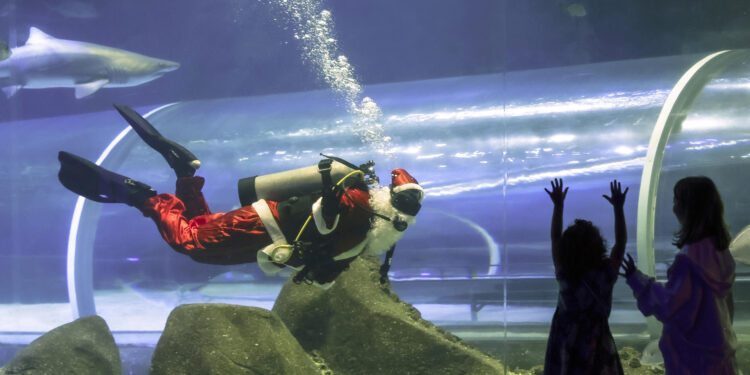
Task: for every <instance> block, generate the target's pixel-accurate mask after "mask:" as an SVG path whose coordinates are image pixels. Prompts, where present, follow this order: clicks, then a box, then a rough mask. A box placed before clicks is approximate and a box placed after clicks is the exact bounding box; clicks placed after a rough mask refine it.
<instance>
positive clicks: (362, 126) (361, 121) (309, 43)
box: [270, 0, 391, 157]
mask: <svg viewBox="0 0 750 375" xmlns="http://www.w3.org/2000/svg"><path fill="white" fill-rule="evenodd" d="M270 1H271V3H272V4H273V5H275V6H277V7H279V8H280V9H281V10H282V12H283V13H284V16H285V17H287V18H288V21H289V25H290V27H291V28H292V31H293V32H294V38H295V39H297V40H299V42H300V45H301V48H302V58H303V60H304V61H305V62H307V63H309V64H310V65H311V66H312V67H313V68H314V70H315V73H316V74H318V76H319V77H320V78H321V79H322V80H323V81H324V82H325V83H326V84H327V85H328V86H329V87H330V88H331V90H333V92H334V93H336V95H338V96H339V97H340V98H341V99H342V100H343V101H344V104H345V105H346V107H347V111H348V112H349V114H350V115H351V116H352V118H353V122H354V124H353V125H354V126H353V128H352V131H353V132H354V133H355V134H356V135H357V136H358V137H359V138H360V140H361V141H362V142H363V143H365V144H369V145H370V146H371V147H372V148H373V149H374V150H375V151H377V152H380V153H383V154H385V155H387V156H389V157H390V156H391V155H390V153H391V147H390V144H391V139H390V137H388V136H386V135H385V134H384V132H383V124H382V117H383V113H382V111H381V110H380V108H379V107H378V105H377V104H376V103H375V101H374V100H372V99H371V98H369V97H366V96H364V97H363V95H362V86H361V85H360V84H359V82H357V79H356V78H355V77H354V68H353V67H352V65H351V64H349V60H348V59H347V58H346V56H344V55H343V54H341V53H340V51H339V48H338V42H337V40H336V38H335V37H334V30H333V17H332V15H331V12H330V11H328V10H325V9H322V6H321V4H320V0H270Z"/></svg>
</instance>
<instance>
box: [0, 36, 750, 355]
mask: <svg viewBox="0 0 750 375" xmlns="http://www.w3.org/2000/svg"><path fill="white" fill-rule="evenodd" d="M706 57H707V55H690V56H677V57H666V58H656V59H644V60H629V61H620V62H612V63H602V64H594V65H582V66H574V67H567V68H556V69H544V70H534V71H522V72H512V73H507V74H496V75H481V76H464V77H457V78H447V79H436V80H428V81H413V82H401V83H392V84H381V85H373V86H368V87H366V88H365V95H367V96H369V97H371V98H372V99H373V100H374V101H375V102H376V103H377V104H378V105H379V106H380V109H381V110H382V112H383V118H382V122H383V125H384V127H385V129H384V130H385V133H386V135H388V136H390V137H392V142H391V144H392V149H391V150H390V151H391V152H392V155H393V156H392V157H391V158H387V157H385V156H383V155H381V154H375V153H373V152H371V150H370V149H369V148H368V147H367V145H366V144H362V142H361V141H360V139H359V137H357V136H356V135H355V133H354V132H353V131H352V127H353V126H354V124H355V123H356V121H355V120H356V119H353V118H352V117H351V116H350V115H349V114H348V113H347V112H346V110H345V109H344V108H343V107H342V106H341V103H339V102H338V100H337V98H336V96H334V95H332V94H331V93H330V92H328V91H315V92H301V93H292V94H280V95H271V96H259V97H243V98H230V99H217V100H205V101H194V102H180V103H173V104H170V105H167V106H162V107H155V108H138V110H139V111H140V112H141V113H149V115H148V119H149V120H150V121H151V122H152V123H153V124H154V125H155V126H156V127H157V128H158V129H159V131H161V132H162V133H163V134H164V135H165V136H167V137H170V138H172V139H174V140H175V141H177V142H179V143H181V144H183V145H185V146H186V147H187V148H189V149H190V150H191V151H192V152H193V153H195V154H196V155H197V156H198V157H199V158H200V159H201V162H202V167H201V169H200V170H199V174H200V175H202V176H205V177H206V186H205V188H204V193H205V196H206V199H207V201H208V203H209V206H210V207H211V208H212V210H213V211H215V212H222V211H226V210H230V209H233V208H236V207H238V205H239V200H238V196H237V191H236V190H237V180H239V179H240V178H244V177H248V176H252V175H262V174H268V173H273V172H278V171H282V170H287V169H292V168H299V167H304V166H308V165H314V164H316V163H317V161H318V160H319V158H320V156H319V155H318V153H319V152H323V153H325V154H332V155H336V156H339V157H342V158H344V159H347V160H350V161H352V162H354V163H356V164H359V163H364V162H366V161H367V160H369V159H374V160H375V162H376V165H375V168H376V171H377V172H378V174H379V175H380V176H381V179H385V178H387V174H388V172H389V171H390V170H391V169H393V168H394V167H403V168H405V169H407V170H409V171H410V173H411V174H412V175H414V176H415V177H416V178H417V179H418V180H419V182H420V183H421V184H422V186H423V187H424V188H425V191H426V198H425V201H424V203H423V209H422V211H421V212H420V214H419V216H418V220H417V224H416V225H415V226H414V227H413V228H411V229H410V230H409V231H407V233H406V235H405V237H404V238H403V239H402V240H401V242H399V244H398V246H397V250H396V255H395V258H394V264H393V267H392V269H391V280H392V282H393V288H394V290H395V291H396V292H397V293H398V294H399V295H400V296H401V297H402V298H403V299H404V300H405V301H407V302H412V303H414V304H415V305H416V307H417V308H418V309H419V310H420V311H421V312H422V314H423V316H424V317H425V318H426V319H428V320H432V321H434V322H435V323H436V324H438V325H444V326H447V327H450V328H451V329H454V330H455V331H456V332H457V333H459V334H460V335H465V336H466V337H467V338H469V339H471V338H472V337H473V338H476V337H478V336H479V335H480V333H485V332H489V333H490V335H493V334H494V335H495V336H494V337H493V340H503V339H505V338H504V337H519V336H529V337H532V336H533V337H536V336H534V335H535V334H542V335H546V330H548V324H549V321H550V319H551V316H552V312H553V311H554V306H555V304H556V295H557V284H556V281H555V279H554V274H553V266H552V262H551V259H550V251H549V247H550V246H549V220H550V215H551V210H552V205H551V203H550V202H549V199H548V198H547V196H546V194H544V191H543V188H544V187H547V186H548V184H549V180H550V179H552V178H555V177H561V178H563V179H565V183H566V185H569V186H570V193H569V194H568V199H567V204H566V214H565V215H566V216H565V219H564V223H565V225H567V224H568V223H570V222H572V219H573V218H574V217H582V218H586V219H589V220H592V221H593V222H594V223H595V224H597V225H598V226H599V227H600V228H601V229H602V232H603V235H604V236H605V238H607V239H609V240H610V241H612V240H613V238H614V235H613V229H612V226H613V218H612V213H611V208H610V205H609V203H607V202H606V201H605V200H604V199H603V198H601V195H602V194H605V193H608V188H609V187H608V186H609V185H608V183H609V181H610V180H612V179H615V178H616V179H618V180H620V181H622V182H623V186H629V187H630V193H629V194H628V199H627V202H626V206H625V212H626V220H627V223H628V234H629V239H628V252H630V253H631V254H635V253H636V252H637V253H638V258H639V262H645V263H642V264H648V257H650V256H653V259H654V265H655V266H654V270H655V272H656V274H657V275H661V276H662V277H663V275H664V272H665V270H666V266H667V263H669V262H671V260H672V258H673V255H674V251H675V249H674V247H673V246H672V245H671V244H670V242H671V239H672V233H673V232H674V231H675V230H676V229H677V223H676V220H675V219H674V218H673V216H672V212H671V187H672V185H673V184H674V182H675V181H676V180H677V179H679V178H681V177H683V176H685V175H695V174H705V175H708V176H709V177H712V178H713V179H714V180H715V181H716V183H717V185H718V186H719V189H720V191H721V193H722V196H723V198H724V201H725V204H726V219H727V221H728V223H729V225H730V230H731V233H732V234H733V235H734V234H736V233H737V232H739V230H740V229H742V228H743V227H744V226H745V225H747V224H750V217H748V215H747V214H746V212H748V210H747V208H748V205H750V199H749V198H748V197H747V195H746V193H745V192H744V181H745V180H746V178H745V177H744V176H746V173H747V172H746V171H750V160H749V158H750V124H748V123H747V121H746V118H747V115H748V114H750V111H748V109H747V104H748V103H750V101H749V100H748V99H750V67H748V65H747V64H746V60H747V53H746V52H745V51H730V52H726V53H724V54H720V55H716V56H713V57H712V58H710V59H708V60H705V58H706ZM700 62H703V65H700V66H697V65H696V64H699V63H700ZM691 68H692V69H694V70H693V71H692V73H693V74H692V75H690V74H689V73H690V72H691ZM681 78H684V82H683V83H684V85H683V86H682V88H681V89H680V93H682V94H681V95H682V96H680V97H677V98H673V99H676V100H675V101H674V102H673V105H672V106H671V107H670V106H669V103H670V100H669V98H670V93H674V92H675V91H674V90H673V89H675V88H676V85H677V84H678V82H679V81H680V79H681ZM704 86H705V88H704ZM674 95H677V94H674ZM122 104H127V103H122ZM665 108H666V110H665ZM663 111H666V112H663ZM665 116H666V117H665ZM683 118H684V121H676V120H681V119H683ZM659 121H662V122H661V123H663V124H664V125H663V126H664V128H665V129H668V133H667V134H666V135H667V136H668V137H665V138H663V139H662V140H663V142H661V143H659V142H656V146H654V143H653V141H652V140H653V139H654V137H657V138H658V137H662V135H664V134H665V132H664V131H657V132H656V133H654V129H657V130H658V128H657V124H658V123H659ZM670 121H671V122H670ZM53 123H54V124H55V125H54V126H55V127H56V128H59V127H61V126H66V129H67V133H68V134H66V135H64V136H59V137H57V136H53V135H50V134H49V129H51V128H52V124H53ZM3 125H5V126H3V127H1V128H0V133H1V134H2V135H3V136H2V139H3V141H1V142H3V143H6V142H12V140H14V139H18V138H19V137H21V136H23V137H33V138H36V139H41V140H40V141H39V142H37V143H36V144H34V145H33V146H31V147H29V148H24V149H20V148H18V147H13V146H12V144H11V143H8V144H5V145H3V147H2V149H3V151H0V153H4V154H7V155H5V156H6V159H5V160H23V161H24V165H23V167H20V166H19V167H14V169H13V170H11V171H10V172H9V173H8V178H9V180H10V181H11V183H10V186H11V187H14V186H23V188H18V187H14V188H13V189H14V190H13V191H11V192H9V194H10V196H13V197H14V200H16V201H33V200H34V199H37V200H38V199H40V198H38V197H40V196H43V197H44V198H41V202H39V204H32V205H30V206H29V207H26V208H21V207H17V206H12V207H11V211H12V212H15V213H17V214H20V213H21V212H23V215H24V216H27V215H28V216H36V217H37V218H39V219H38V220H39V221H44V224H43V225H44V226H57V227H63V226H64V227H65V228H64V229H65V232H64V233H63V231H62V230H61V231H56V232H53V233H50V235H48V236H43V238H42V237H40V238H34V240H33V245H34V248H35V249H37V250H34V252H32V253H28V252H27V250H26V247H27V245H28V244H29V243H28V242H27V241H25V240H23V239H26V238H28V237H29V236H30V233H31V231H32V229H31V227H32V226H31V225H29V223H28V222H27V221H28V220H31V219H21V220H20V222H19V223H18V224H16V225H12V226H11V227H10V228H9V229H6V230H8V231H9V238H11V242H10V243H11V247H12V249H11V254H12V257H13V262H15V263H14V264H28V263H31V260H30V257H33V256H39V255H42V256H45V257H48V260H47V261H46V262H48V263H49V264H50V266H48V268H49V269H51V270H58V271H59V270H60V268H59V267H55V266H54V264H59V262H65V264H67V275H60V274H55V273H54V272H49V273H46V276H41V275H40V277H48V278H49V280H56V281H55V282H57V281H58V280H67V293H68V296H69V302H70V307H72V309H73V314H74V316H85V315H90V314H95V313H96V314H99V315H101V316H102V317H104V318H105V319H106V321H107V322H108V324H109V325H110V327H111V328H112V330H113V332H114V333H115V335H116V336H117V335H118V334H121V335H131V336H130V337H131V338H132V340H134V341H144V340H145V341H148V340H153V337H154V336H153V335H152V336H149V335H148V333H153V332H158V331H159V330H160V329H161V328H162V327H163V326H164V321H165V319H166V315H167V314H168V313H169V311H170V310H171V309H172V308H173V307H174V306H176V305H178V304H182V303H189V302H196V301H202V302H231V303H236V304H247V305H255V306H261V307H269V306H271V305H272V304H273V299H274V298H275V293H276V292H278V290H279V288H280V286H281V285H282V284H283V283H284V282H285V281H286V279H285V277H264V276H263V275H262V273H261V272H260V271H259V270H258V268H257V265H254V264H249V265H243V266H232V267H225V266H224V267H223V266H210V265H205V264H198V263H194V262H192V261H191V260H190V259H189V258H187V257H185V256H184V255H181V254H177V253H176V252H174V251H172V250H171V249H170V248H169V247H168V246H167V245H166V244H165V243H163V242H162V240H161V238H160V237H159V235H158V233H157V231H156V230H155V228H154V225H153V223H152V222H151V221H150V220H148V219H145V218H143V217H142V216H141V215H140V214H139V213H138V212H137V211H136V210H134V209H132V208H131V207H127V206H124V205H101V204H98V203H93V202H88V201H86V202H84V201H79V202H78V203H76V197H75V196H73V195H72V193H70V192H68V191H66V190H64V188H62V187H60V186H58V185H59V184H58V183H57V180H56V169H57V165H56V161H55V155H56V152H57V151H58V150H59V149H62V150H66V151H70V152H74V153H79V154H82V156H84V157H87V158H90V159H92V160H97V159H99V161H100V163H101V165H102V166H104V167H106V168H108V169H111V170H113V171H116V172H118V173H121V174H124V175H127V176H130V177H133V178H135V179H137V180H140V181H143V182H145V183H148V184H150V185H151V186H153V187H154V188H155V189H156V190H157V191H159V192H172V191H173V189H174V187H173V184H174V177H173V173H172V171H171V169H169V167H168V166H167V164H166V163H165V162H164V161H163V159H162V158H161V156H160V155H159V154H157V153H156V152H154V151H153V150H151V149H150V148H149V147H148V146H146V145H145V144H143V142H142V141H141V140H140V139H139V138H138V137H137V136H136V135H135V134H133V133H132V132H128V131H127V129H126V124H125V122H124V121H121V120H119V119H118V117H117V114H116V112H115V111H114V110H113V111H111V113H97V114H90V115H80V116H72V117H65V118H59V119H45V120H44V121H41V120H29V121H24V122H14V123H8V124H3ZM123 129H125V130H123ZM82 139H85V142H82ZM650 142H651V143H650ZM84 143H85V144H84ZM654 147H656V148H654ZM659 148H661V149H662V150H663V161H662V162H661V163H654V165H655V166H654V167H653V168H652V169H650V171H653V173H651V172H649V176H650V177H648V178H646V179H644V165H647V164H648V163H647V159H648V158H652V157H653V156H651V155H658V153H659ZM8 158H10V159H8ZM656 164H661V165H656ZM654 176H655V177H656V179H655V178H654ZM32 178H33V179H34V180H44V181H46V183H45V184H34V185H30V184H28V181H29V180H30V179H32ZM655 180H658V181H655ZM646 181H650V182H649V183H650V185H648V186H644V183H645V182H646ZM649 187H650V188H651V190H648V188H649ZM639 189H641V190H642V189H646V190H647V191H650V192H649V193H647V194H646V197H649V196H650V197H651V198H655V200H654V201H651V203H649V205H650V206H648V205H647V206H646V207H645V208H642V207H639V203H640V204H644V195H643V193H641V196H640V198H639V194H638V192H639ZM11 205H13V204H11ZM47 206H54V207H55V209H54V210H52V211H51V212H49V213H46V214H42V212H43V211H42V210H43V209H45V208H46V207H47ZM650 207H651V208H650ZM650 209H653V212H654V216H653V219H652V220H651V221H650V223H652V224H648V225H650V226H652V228H653V241H650V240H649V241H648V242H652V243H653V247H654V250H653V252H651V250H646V249H645V248H638V249H637V250H636V244H637V242H638V240H637V238H638V236H641V235H643V234H642V233H644V232H643V231H644V230H648V226H647V227H645V228H641V227H640V225H642V224H643V223H644V220H646V219H645V218H646V217H647V216H644V215H646V214H644V213H643V212H644V211H643V210H650ZM37 210H38V212H37ZM71 217H72V218H73V219H72V220H71ZM64 223H72V224H71V226H70V227H69V228H68V226H67V224H64ZM646 236H648V235H647V234H646ZM646 238H648V237H646ZM62 244H65V246H63V245H62ZM65 254H67V259H66V257H65ZM55 262H58V263H55ZM644 269H645V268H644ZM737 271H738V272H737V275H738V278H737V285H738V288H736V290H737V291H738V293H739V294H738V296H737V297H736V298H735V299H736V301H737V305H736V310H737V314H736V316H735V322H736V323H735V328H736V330H737V333H738V336H742V335H747V334H748V332H749V331H748V326H747V322H748V319H750V316H748V313H750V306H748V305H747V303H746V301H747V299H746V298H743V295H742V294H741V292H739V291H740V290H741V289H742V288H741V286H742V285H746V284H745V283H746V280H747V276H748V268H747V266H744V265H740V264H738V269H737ZM58 273H59V272H58ZM287 276H288V274H287ZM6 277H7V276H6ZM11 277H17V278H19V280H20V279H23V276H20V275H15V276H11ZM14 280H15V279H14ZM45 284H46V283H43V282H42V283H40V284H39V286H38V288H37V289H34V290H30V291H26V292H25V293H30V294H31V295H34V294H38V296H39V297H38V298H36V299H34V298H31V299H29V298H30V297H29V296H24V297H23V298H26V299H27V300H34V301H35V302H34V303H38V302H39V301H41V302H51V301H55V300H57V301H59V299H60V298H59V297H60V295H59V294H60V288H59V286H58V287H57V289H54V290H53V292H49V291H45V290H44V287H43V285H45ZM10 285H13V286H14V287H15V288H20V285H21V283H20V281H19V282H14V281H11V283H10ZM745 289H746V288H745ZM15 293H16V294H18V293H19V292H15ZM55 293H57V294H55ZM45 299H48V300H49V301H45ZM31 305H32V303H22V304H20V305H19V306H14V307H11V309H16V310H15V311H24V314H28V315H27V316H29V317H30V316H34V315H35V314H36V315H38V316H43V315H45V313H44V312H39V311H34V309H33V308H32V307H31ZM24 309H27V310H28V311H27V310H24ZM12 311H13V310H12ZM48 311H49V310H48ZM68 318H69V315H68V316H65V317H63V319H68ZM40 320H42V321H44V319H43V318H40ZM480 323H481V324H480ZM48 324H52V323H48ZM645 324H646V320H645V319H644V318H643V317H642V315H640V313H638V312H637V310H636V309H635V302H634V300H633V298H632V295H631V293H630V291H629V289H627V288H625V287H624V283H622V282H620V283H618V284H617V286H616V288H615V300H614V309H613V313H612V317H611V318H610V325H611V327H612V331H613V333H614V334H615V335H616V336H617V335H631V336H638V337H644V338H645V336H644V335H643V333H642V332H643V330H640V328H644V327H645ZM34 327H35V326H33V325H32V323H29V325H28V326H27V327H26V328H23V329H21V330H23V331H24V332H34V331H35V330H36V328H34ZM488 327H489V328H488ZM498 327H499V328H498ZM529 327H533V328H529ZM638 327H640V328H638ZM49 328H51V327H47V326H45V324H41V326H40V327H39V328H38V330H39V331H40V332H41V331H44V330H46V329H49ZM2 330H3V331H6V332H7V333H8V334H12V333H13V332H14V329H13V327H11V326H6V327H2ZM15 331H18V330H15ZM497 332H509V333H510V335H508V336H503V333H497ZM140 333H143V334H144V336H138V335H139V334H140ZM639 335H640V336H639Z"/></svg>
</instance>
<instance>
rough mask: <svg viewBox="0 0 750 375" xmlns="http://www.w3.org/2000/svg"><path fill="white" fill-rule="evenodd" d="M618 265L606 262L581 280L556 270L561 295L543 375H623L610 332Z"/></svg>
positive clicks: (548, 344)
mask: <svg viewBox="0 0 750 375" xmlns="http://www.w3.org/2000/svg"><path fill="white" fill-rule="evenodd" d="M618 269H619V264H615V263H614V262H612V261H610V260H606V261H605V263H604V265H603V266H602V267H601V268H600V269H595V270H590V271H588V272H587V273H586V274H584V275H583V277H582V278H581V280H579V281H569V280H568V279H567V277H566V276H565V271H564V270H557V272H556V276H557V282H558V284H559V286H560V292H559V294H558V297H557V309H556V310H555V315H554V317H553V318H552V327H551V328H550V334H549V339H548V341H547V354H546V356H545V359H544V374H545V375H557V374H592V375H593V374H596V375H600V374H601V375H604V374H622V373H623V371H622V365H621V364H620V357H619V355H618V354H617V347H616V346H615V341H614V339H612V333H611V332H610V330H609V323H608V319H609V313H610V311H611V310H612V289H613V288H614V285H615V282H616V281H617V271H618Z"/></svg>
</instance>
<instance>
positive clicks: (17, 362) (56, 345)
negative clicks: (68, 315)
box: [0, 316, 122, 375]
mask: <svg viewBox="0 0 750 375" xmlns="http://www.w3.org/2000/svg"><path fill="white" fill-rule="evenodd" d="M121 373H122V365H121V364H120V352H119V351H118V349H117V345H115V340H114V338H113V337H112V332H110V330H109V327H108V326H107V323H106V322H105V321H104V319H102V318H101V317H98V316H87V317H85V318H80V319H77V320H75V321H73V322H70V323H68V324H64V325H62V326H60V327H57V328H55V329H53V330H51V331H49V332H47V333H46V334H44V335H42V336H41V337H39V338H38V339H36V340H34V341H32V342H31V344H29V346H27V347H26V348H24V349H22V350H21V351H20V352H18V354H17V355H16V356H15V357H14V358H13V359H12V360H10V362H8V364H7V365H6V366H5V367H3V368H2V369H0V374H3V375H6V374H7V375H10V374H35V375H45V374H50V375H58V374H76V375H86V374H121Z"/></svg>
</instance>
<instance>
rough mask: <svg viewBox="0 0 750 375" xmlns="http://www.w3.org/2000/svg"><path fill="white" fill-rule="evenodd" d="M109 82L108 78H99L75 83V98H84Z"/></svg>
mask: <svg viewBox="0 0 750 375" xmlns="http://www.w3.org/2000/svg"><path fill="white" fill-rule="evenodd" d="M108 83H109V80H108V79H100V80H97V81H91V82H87V83H82V84H78V85H76V99H81V98H85V97H87V96H89V95H91V94H93V93H95V92H97V91H98V90H99V89H100V88H102V86H104V85H106V84H108Z"/></svg>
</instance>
